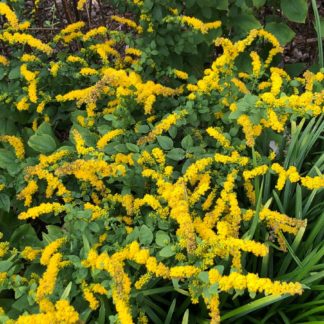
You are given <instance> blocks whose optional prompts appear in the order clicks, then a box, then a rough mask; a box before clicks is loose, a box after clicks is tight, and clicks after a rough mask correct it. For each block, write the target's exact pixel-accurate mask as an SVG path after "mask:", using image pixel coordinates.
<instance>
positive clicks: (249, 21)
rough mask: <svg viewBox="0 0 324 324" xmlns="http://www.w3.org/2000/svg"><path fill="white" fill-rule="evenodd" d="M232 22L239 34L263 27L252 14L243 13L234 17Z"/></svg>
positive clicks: (231, 19)
mask: <svg viewBox="0 0 324 324" xmlns="http://www.w3.org/2000/svg"><path fill="white" fill-rule="evenodd" d="M230 22H231V24H232V25H233V27H234V29H235V32H236V33H237V34H246V33H248V32H249V31H250V30H251V29H258V28H260V27H261V24H260V22H259V21H258V20H257V19H256V18H255V17H254V16H253V15H252V14H248V13H242V14H240V15H239V16H232V17H231V18H230Z"/></svg>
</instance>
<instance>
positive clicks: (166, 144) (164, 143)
mask: <svg viewBox="0 0 324 324" xmlns="http://www.w3.org/2000/svg"><path fill="white" fill-rule="evenodd" d="M157 141H158V143H159V145H160V146H161V147H162V148H163V149H164V150H171V149H172V148H173V141H172V139H171V138H170V137H168V136H157Z"/></svg>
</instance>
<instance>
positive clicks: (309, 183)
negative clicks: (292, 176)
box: [301, 176, 324, 190]
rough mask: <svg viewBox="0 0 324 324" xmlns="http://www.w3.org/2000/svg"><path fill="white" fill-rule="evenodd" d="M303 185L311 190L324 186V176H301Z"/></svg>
mask: <svg viewBox="0 0 324 324" xmlns="http://www.w3.org/2000/svg"><path fill="white" fill-rule="evenodd" d="M301 184H302V186H304V187H306V188H307V189H310V190H315V189H320V188H323V187H324V176H317V177H313V178H312V177H309V176H307V177H302V178H301Z"/></svg>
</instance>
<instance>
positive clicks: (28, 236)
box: [9, 224, 41, 248]
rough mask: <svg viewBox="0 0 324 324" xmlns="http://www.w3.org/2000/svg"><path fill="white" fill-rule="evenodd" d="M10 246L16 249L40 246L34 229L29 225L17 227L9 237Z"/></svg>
mask: <svg viewBox="0 0 324 324" xmlns="http://www.w3.org/2000/svg"><path fill="white" fill-rule="evenodd" d="M9 241H10V244H11V245H14V246H15V247H17V248H24V247H25V246H26V245H30V246H33V247H37V246H41V242H40V241H39V239H38V237H37V234H36V232H35V230H34V228H33V227H32V226H31V225H30V224H23V225H21V226H19V227H18V228H17V229H16V230H15V231H14V232H13V233H12V235H11V237H10V240H9Z"/></svg>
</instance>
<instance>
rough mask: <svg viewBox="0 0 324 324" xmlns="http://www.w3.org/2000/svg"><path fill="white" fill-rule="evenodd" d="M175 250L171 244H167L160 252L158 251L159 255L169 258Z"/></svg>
mask: <svg viewBox="0 0 324 324" xmlns="http://www.w3.org/2000/svg"><path fill="white" fill-rule="evenodd" d="M175 254H176V252H175V250H174V248H173V246H172V245H168V246H166V247H164V248H163V249H162V250H161V251H160V252H159V255H160V256H161V257H163V258H170V257H172V256H173V255H175Z"/></svg>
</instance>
